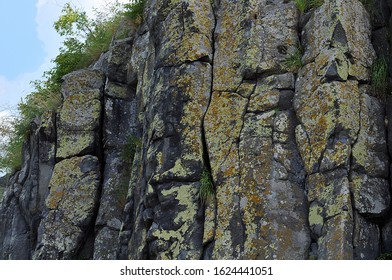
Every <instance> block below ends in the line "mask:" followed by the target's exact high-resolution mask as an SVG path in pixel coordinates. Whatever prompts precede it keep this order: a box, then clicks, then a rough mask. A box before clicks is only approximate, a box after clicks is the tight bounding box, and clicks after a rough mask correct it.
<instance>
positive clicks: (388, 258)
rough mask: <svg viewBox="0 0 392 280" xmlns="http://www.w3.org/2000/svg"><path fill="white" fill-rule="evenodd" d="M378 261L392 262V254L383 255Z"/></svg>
mask: <svg viewBox="0 0 392 280" xmlns="http://www.w3.org/2000/svg"><path fill="white" fill-rule="evenodd" d="M377 260H392V253H382V254H381V255H380V256H378V258H377Z"/></svg>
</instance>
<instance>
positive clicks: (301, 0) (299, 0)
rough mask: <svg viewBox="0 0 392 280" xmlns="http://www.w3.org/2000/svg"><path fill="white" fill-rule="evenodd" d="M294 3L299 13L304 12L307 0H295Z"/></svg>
mask: <svg viewBox="0 0 392 280" xmlns="http://www.w3.org/2000/svg"><path fill="white" fill-rule="evenodd" d="M295 5H296V6H297V9H298V10H299V11H300V12H301V13H304V12H305V11H306V10H307V9H308V1H307V0H295Z"/></svg>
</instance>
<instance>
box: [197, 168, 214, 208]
mask: <svg viewBox="0 0 392 280" xmlns="http://www.w3.org/2000/svg"><path fill="white" fill-rule="evenodd" d="M213 195H214V185H213V183H212V178H211V174H210V172H208V170H207V169H204V170H203V172H202V174H201V178H200V190H199V197H200V201H201V203H202V204H206V203H207V202H209V200H210V199H211V197H212V196H213Z"/></svg>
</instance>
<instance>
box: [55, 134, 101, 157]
mask: <svg viewBox="0 0 392 280" xmlns="http://www.w3.org/2000/svg"><path fill="white" fill-rule="evenodd" d="M96 139H97V133H96V132H94V131H74V132H67V131H61V130H60V129H59V130H58V138H57V152H56V158H57V159H64V158H70V157H72V156H82V155H87V154H95V153H96V152H95V151H96V147H97V146H96V145H97V144H98V143H97V142H96Z"/></svg>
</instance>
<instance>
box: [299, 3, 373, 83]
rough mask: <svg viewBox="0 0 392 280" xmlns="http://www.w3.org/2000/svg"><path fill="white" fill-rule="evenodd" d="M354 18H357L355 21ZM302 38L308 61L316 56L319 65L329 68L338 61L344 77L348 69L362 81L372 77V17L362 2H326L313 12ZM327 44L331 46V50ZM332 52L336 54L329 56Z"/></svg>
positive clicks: (337, 65)
mask: <svg viewBox="0 0 392 280" xmlns="http://www.w3.org/2000/svg"><path fill="white" fill-rule="evenodd" d="M353 19H357V20H356V22H355V24H353ZM302 37H303V42H302V44H303V45H304V46H305V52H304V56H303V58H302V61H303V62H304V63H305V64H308V63H310V62H311V61H314V60H315V59H316V61H317V67H320V68H322V67H325V66H326V69H328V68H329V66H327V65H331V63H332V62H333V61H335V62H336V64H335V66H336V67H337V68H338V69H337V72H338V73H339V72H340V73H342V74H343V75H344V76H343V77H341V78H342V79H344V78H345V77H347V68H348V75H350V76H353V77H356V78H357V79H359V80H365V81H366V80H368V79H369V75H368V73H369V68H370V66H371V65H372V62H373V59H374V58H375V53H374V50H373V47H372V45H371V41H370V38H371V27H370V21H369V17H368V14H367V12H366V10H365V9H364V7H363V6H362V4H361V3H360V1H357V0H330V1H327V2H325V3H324V4H323V5H322V6H321V7H320V8H319V9H316V10H315V12H314V13H313V15H312V17H311V19H310V20H309V22H308V23H307V24H306V26H305V27H304V30H303V31H302ZM327 46H330V47H329V50H328V49H327V48H326V47H327ZM331 52H332V53H335V54H337V55H332V56H331V55H326V54H327V53H330V54H331ZM323 53H324V54H323ZM320 55H322V56H323V57H324V59H321V57H319V56H320ZM317 59H318V60H317ZM322 60H324V61H322ZM342 74H339V76H340V75H342Z"/></svg>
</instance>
